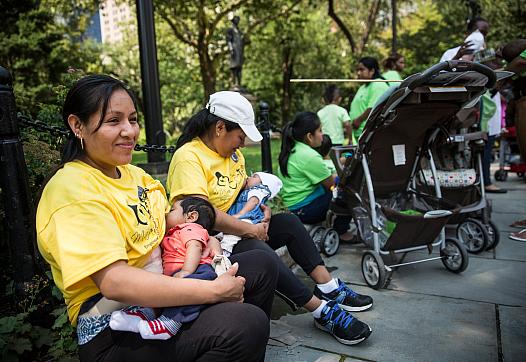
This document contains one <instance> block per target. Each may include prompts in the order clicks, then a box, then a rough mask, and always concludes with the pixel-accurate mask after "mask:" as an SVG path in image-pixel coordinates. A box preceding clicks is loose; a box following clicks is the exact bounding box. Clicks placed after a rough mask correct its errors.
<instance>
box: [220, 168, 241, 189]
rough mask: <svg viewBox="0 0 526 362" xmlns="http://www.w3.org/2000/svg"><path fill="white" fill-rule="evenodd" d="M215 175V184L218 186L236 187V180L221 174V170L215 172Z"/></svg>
mask: <svg viewBox="0 0 526 362" xmlns="http://www.w3.org/2000/svg"><path fill="white" fill-rule="evenodd" d="M216 177H217V186H219V187H225V186H228V187H229V188H231V189H233V190H235V189H237V180H230V177H228V176H225V175H222V174H221V172H219V171H217V172H216Z"/></svg>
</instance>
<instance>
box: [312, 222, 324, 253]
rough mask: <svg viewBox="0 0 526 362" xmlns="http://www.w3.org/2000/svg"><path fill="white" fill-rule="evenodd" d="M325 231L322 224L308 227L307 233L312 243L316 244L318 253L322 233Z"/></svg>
mask: <svg viewBox="0 0 526 362" xmlns="http://www.w3.org/2000/svg"><path fill="white" fill-rule="evenodd" d="M324 233H325V228H324V227H323V226H315V227H313V228H312V229H310V232H309V235H310V237H311V238H312V241H314V245H316V249H318V253H319V252H320V251H321V247H320V245H321V243H322V240H323V238H322V237H323V234H324Z"/></svg>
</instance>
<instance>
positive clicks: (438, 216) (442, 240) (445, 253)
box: [331, 61, 496, 289]
mask: <svg viewBox="0 0 526 362" xmlns="http://www.w3.org/2000/svg"><path fill="white" fill-rule="evenodd" d="M443 70H447V71H450V72H451V73H448V76H449V77H450V78H449V81H450V83H454V82H455V81H456V79H457V78H461V77H462V76H463V74H464V72H463V73H460V75H457V74H455V72H457V71H475V72H477V73H481V74H482V75H484V76H485V77H486V78H484V82H483V84H481V82H480V78H475V83H476V82H478V83H477V84H475V85H474V86H473V87H472V88H471V89H470V90H469V91H468V90H467V88H466V87H462V88H463V90H462V92H464V93H463V98H461V99H458V96H457V97H456V98H455V94H452V93H451V92H455V90H454V89H448V90H446V91H444V92H443V94H432V93H429V94H430V95H429V99H430V100H431V99H433V100H438V101H442V100H446V101H447V100H450V99H451V100H454V101H455V102H456V104H458V103H462V104H461V106H460V109H461V108H464V107H470V106H472V105H473V104H475V103H476V102H477V101H478V98H479V96H480V95H481V94H482V93H483V92H484V91H485V90H486V88H489V87H492V86H493V84H494V83H495V80H496V76H495V73H494V72H493V71H492V70H491V69H489V68H487V67H485V66H482V65H479V64H474V63H471V62H464V61H447V62H442V63H439V64H437V65H435V66H433V67H431V68H430V69H428V70H426V71H425V72H424V73H422V74H416V75H413V76H411V77H409V78H407V79H406V80H405V81H404V82H403V83H402V85H401V87H400V88H399V89H398V90H396V89H392V90H391V92H389V93H388V94H386V95H384V96H383V97H382V99H381V100H380V101H379V102H378V104H377V105H376V106H375V107H374V108H373V111H372V112H371V114H370V115H369V117H368V120H367V125H366V129H365V131H364V134H363V135H362V137H361V138H360V140H359V146H351V147H350V148H349V147H337V148H333V152H332V154H331V157H332V158H333V161H335V164H336V165H337V169H338V171H339V173H340V175H341V177H342V179H343V180H344V181H345V180H347V181H349V180H350V181H349V182H347V183H348V184H351V186H352V184H353V182H354V183H355V184H359V185H361V186H358V187H360V189H362V190H363V188H364V187H363V186H364V185H363V183H365V188H366V190H367V198H368V207H369V215H370V222H371V228H372V238H373V245H372V250H367V251H366V252H365V253H364V254H363V257H362V274H363V276H364V279H365V281H366V282H367V284H368V285H369V286H370V287H372V288H375V289H379V288H383V287H384V286H385V285H386V283H387V282H388V274H389V279H390V276H391V274H392V272H393V270H394V269H396V268H398V267H401V266H405V265H411V264H417V263H422V262H426V261H432V260H439V259H440V260H442V262H443V264H444V266H445V267H446V268H447V269H448V270H450V271H452V272H454V273H460V272H462V271H464V270H465V269H466V267H467V265H468V255H467V252H466V250H465V248H464V246H463V245H462V244H461V243H460V242H459V241H458V240H456V239H453V238H449V239H448V238H446V234H445V229H444V226H445V224H446V222H447V220H448V219H449V217H450V216H451V215H453V214H454V213H458V212H459V211H460V208H459V207H455V206H456V205H455V206H451V205H448V206H449V210H441V208H440V207H439V209H438V210H437V209H436V208H435V209H434V210H430V211H428V212H426V214H425V215H424V216H405V215H400V213H398V215H396V213H397V211H395V210H391V209H389V208H387V207H385V208H384V207H382V210H383V212H384V214H385V215H386V216H387V219H388V220H391V221H396V223H397V224H396V225H395V228H394V230H393V232H392V234H391V235H389V236H388V238H387V240H386V244H385V245H384V246H383V247H381V246H380V240H379V234H380V233H381V231H382V229H381V227H380V224H379V218H378V214H377V211H376V210H377V207H378V206H377V197H376V194H375V187H374V185H373V175H372V173H371V170H370V168H369V163H370V162H368V157H369V155H371V157H373V156H372V155H373V154H372V151H371V150H370V149H369V150H368V151H367V149H368V147H367V143H368V141H369V140H370V139H371V137H372V136H373V133H374V131H375V130H377V129H381V127H382V126H384V125H385V124H388V122H389V117H390V116H391V115H395V107H396V106H398V105H399V104H401V103H402V101H404V100H405V99H406V98H407V97H409V96H410V95H412V94H413V90H415V89H416V88H418V87H420V88H422V87H428V88H431V87H433V85H429V83H431V84H440V83H433V80H432V78H434V77H436V76H438V75H439V73H440V72H441V71H443ZM466 73H467V72H466ZM442 78H444V77H442ZM435 81H436V82H438V81H437V80H435ZM404 85H405V89H403V86H404ZM440 86H442V84H440ZM453 88H454V87H453ZM448 91H449V92H450V93H448ZM468 95H470V96H471V97H468ZM416 96H420V95H416ZM432 97H433V98H432ZM464 98H468V99H467V100H465V101H464ZM417 103H419V102H417ZM456 107H457V106H448V105H446V106H444V108H443V109H444V111H446V112H450V111H451V110H453V109H456ZM375 116H379V117H378V118H379V119H380V120H382V121H385V123H384V122H382V123H380V122H379V121H378V120H376V119H374V117H375ZM400 122H401V121H400ZM436 122H439V120H437V121H435V123H432V125H435V124H438V123H436ZM430 125H431V123H430ZM430 131H431V128H427V131H426V133H425V135H421V136H420V137H421V138H420V139H423V140H424V142H423V143H421V144H416V145H414V147H413V149H411V151H413V153H410V160H414V161H413V163H412V165H407V167H405V166H404V169H406V170H407V171H409V167H410V169H411V170H410V172H409V175H408V176H409V177H408V178H406V177H405V176H404V177H403V179H404V180H405V179H407V183H406V181H404V180H403V182H400V180H395V181H394V182H391V183H392V184H389V182H390V181H389V180H387V181H385V182H384V181H380V184H379V185H380V186H379V187H380V190H383V192H382V191H380V194H388V193H390V192H391V193H392V192H398V193H402V192H403V193H405V195H406V196H408V197H410V198H411V199H412V200H413V201H415V200H417V197H421V198H427V197H430V198H433V199H434V200H433V201H435V202H438V203H439V205H440V203H441V202H442V203H445V202H446V201H447V200H443V199H442V192H441V189H440V184H439V182H435V183H434V189H435V196H433V195H428V194H424V193H421V192H418V191H417V190H416V187H415V175H416V172H417V169H418V167H419V165H420V161H421V159H422V157H423V154H422V153H423V150H424V148H425V147H426V141H425V140H427V142H429V141H430V140H433V139H434V138H435V137H436V135H437V133H438V132H439V130H437V129H435V130H434V131H433V133H429V132H430ZM396 136H398V137H400V134H398V135H396ZM399 141H400V139H399V138H398V139H396V141H395V142H399ZM393 146H394V144H393ZM348 150H353V151H355V152H356V154H355V156H354V158H353V159H350V160H349V159H348V160H347V162H346V166H347V167H346V169H345V171H346V172H344V170H342V167H341V164H340V163H339V156H340V154H341V153H342V152H344V151H348ZM368 152H369V153H368ZM404 152H405V151H404ZM425 154H426V156H427V158H428V159H429V164H430V167H431V172H432V175H433V177H434V179H435V180H438V178H437V169H436V165H435V162H434V160H433V155H432V153H431V150H430V149H429V147H427V150H426V153H425ZM404 157H405V154H404ZM373 162H374V160H373ZM478 163H479V166H480V165H481V162H480V158H479V160H478ZM359 165H361V170H362V171H363V175H359V173H358V174H357V176H356V175H355V176H353V175H352V172H353V171H355V170H357V171H358V172H359V170H358V167H359ZM404 165H405V159H404ZM395 166H396V163H395ZM407 171H404V172H407ZM377 173H378V171H377ZM406 175H407V173H406ZM360 176H362V177H363V178H360ZM382 176H385V174H382ZM353 177H354V180H353ZM357 180H358V181H357ZM381 182H384V184H383V185H382V183H381ZM377 183H378V180H377ZM348 184H346V185H344V186H343V187H344V188H345V189H346V191H347V192H348V195H347V196H349V193H350V194H352V195H350V196H349V198H348V200H346V201H349V200H350V202H346V204H347V212H348V211H349V204H354V205H355V206H356V205H358V206H359V205H362V206H364V205H365V204H364V202H363V200H362V197H361V196H360V193H359V192H358V191H355V190H353V189H352V187H351V186H349V185H348ZM354 186H356V185H354ZM397 187H403V189H396V188H397ZM356 190H358V188H356ZM349 191H350V192H349ZM364 191H365V190H364ZM362 194H363V191H362ZM408 200H409V199H408ZM426 201H427V200H426ZM336 204H337V203H334V202H333V205H334V206H335V207H333V208H331V210H332V211H333V212H335V213H336V214H341V205H336ZM338 208H339V210H338ZM351 208H352V206H351ZM344 212H345V209H344ZM351 213H353V216H354V217H355V215H354V211H352V212H351ZM395 217H396V219H395ZM404 219H405V220H404ZM426 219H427V220H426ZM410 220H421V224H422V225H420V228H419V227H416V226H415V227H414V230H411V231H414V232H413V233H412V234H411V235H410V236H408V237H407V239H408V240H407V241H406V242H405V243H404V242H403V241H402V242H399V241H400V240H401V239H403V237H402V235H403V231H400V230H404V228H405V229H406V230H407V224H408V223H409V222H410ZM356 222H357V220H356V217H355V223H356ZM357 226H358V225H357ZM422 226H426V227H428V228H429V229H430V230H421V227H422ZM398 228H400V230H398ZM397 230H398V231H399V232H398V233H397ZM415 232H419V234H415ZM420 236H422V238H423V239H424V240H422V242H419V241H416V239H418V238H419V237H420ZM390 241H392V242H391V243H390ZM396 244H398V246H400V247H395V246H396ZM437 246H438V247H439V249H440V256H437V257H435V256H430V257H427V258H423V259H419V260H414V261H409V262H403V259H404V257H405V255H406V254H407V253H408V252H412V251H418V250H422V249H426V248H427V249H428V250H429V252H430V253H431V251H432V248H434V247H437ZM399 253H401V254H404V255H403V256H402V259H401V260H398V261H395V262H394V263H392V264H389V265H385V264H384V261H383V259H382V257H381V256H383V255H389V256H391V257H392V258H394V255H395V254H399Z"/></svg>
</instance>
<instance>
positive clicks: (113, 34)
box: [99, 0, 135, 43]
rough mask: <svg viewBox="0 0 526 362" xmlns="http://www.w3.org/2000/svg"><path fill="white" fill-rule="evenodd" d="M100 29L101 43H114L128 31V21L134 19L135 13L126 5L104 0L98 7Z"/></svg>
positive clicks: (121, 2) (112, 0)
mask: <svg viewBox="0 0 526 362" xmlns="http://www.w3.org/2000/svg"><path fill="white" fill-rule="evenodd" d="M99 14H100V28H101V35H102V42H103V43H115V42H119V41H121V40H122V39H123V35H124V34H125V33H128V32H129V31H130V21H132V20H134V19H135V12H134V11H133V9H132V7H131V6H130V5H129V4H128V3H124V2H123V1H116V0H105V1H102V2H101V5H100V10H99Z"/></svg>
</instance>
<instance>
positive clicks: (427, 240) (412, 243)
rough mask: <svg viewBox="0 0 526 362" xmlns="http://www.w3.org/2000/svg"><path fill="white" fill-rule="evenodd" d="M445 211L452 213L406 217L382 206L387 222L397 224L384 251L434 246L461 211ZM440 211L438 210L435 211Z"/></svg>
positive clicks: (456, 209) (383, 248)
mask: <svg viewBox="0 0 526 362" xmlns="http://www.w3.org/2000/svg"><path fill="white" fill-rule="evenodd" d="M443 210H447V211H451V213H444V214H443V215H441V216H434V217H425V216H424V215H425V214H423V215H406V214H403V213H401V212H399V211H396V210H393V209H390V208H388V207H383V206H382V212H383V213H384V215H385V217H386V218H387V220H389V221H391V222H394V223H396V226H395V228H394V230H393V232H392V233H391V235H390V236H389V238H388V239H387V241H386V242H385V245H384V246H383V247H382V250H385V251H390V250H397V249H407V248H412V247H417V246H422V245H426V244H432V243H433V242H434V241H435V240H436V239H437V237H438V236H439V234H440V231H441V230H442V228H443V227H444V226H445V225H446V223H447V222H448V220H449V218H450V217H451V216H452V215H454V214H456V213H458V211H459V209H458V208H455V209H448V208H446V207H444V208H443ZM435 211H438V210H435Z"/></svg>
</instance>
